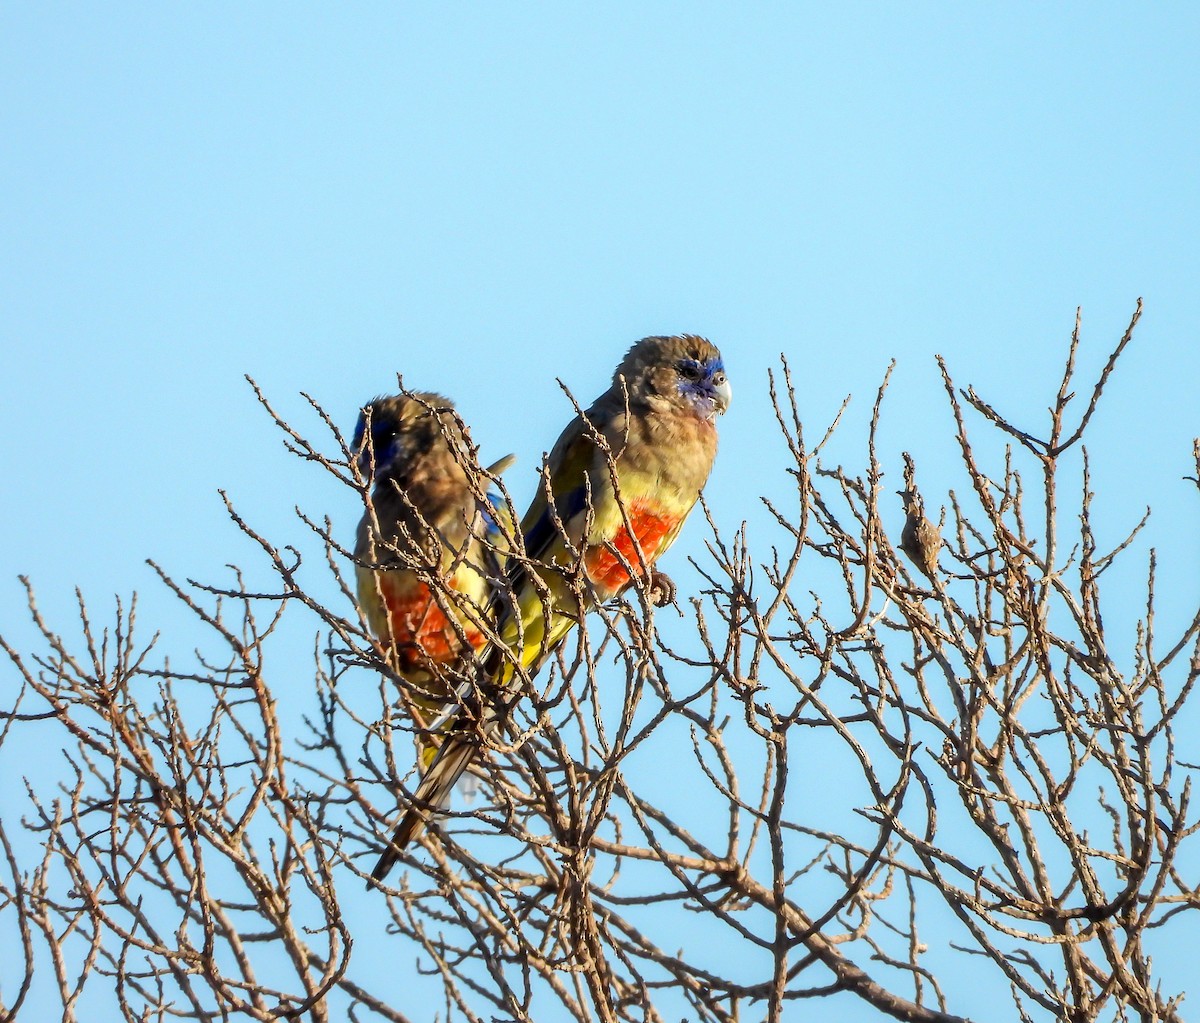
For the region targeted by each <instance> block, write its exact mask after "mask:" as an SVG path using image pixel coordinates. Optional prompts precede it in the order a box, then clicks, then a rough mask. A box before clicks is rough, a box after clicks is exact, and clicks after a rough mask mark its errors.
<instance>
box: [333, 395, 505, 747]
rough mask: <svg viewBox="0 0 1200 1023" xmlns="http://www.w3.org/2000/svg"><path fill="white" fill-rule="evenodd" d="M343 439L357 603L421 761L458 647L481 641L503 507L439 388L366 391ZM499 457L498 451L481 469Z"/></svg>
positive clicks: (460, 652)
mask: <svg viewBox="0 0 1200 1023" xmlns="http://www.w3.org/2000/svg"><path fill="white" fill-rule="evenodd" d="M353 448H354V451H355V452H356V458H357V461H358V466H359V469H360V471H361V473H362V475H363V478H364V479H366V480H370V481H371V483H372V489H371V499H370V501H369V502H368V503H367V508H366V510H365V512H364V514H363V517H362V521H360V522H359V524H358V538H357V542H356V544H355V547H354V558H355V562H356V569H355V574H356V582H357V589H358V600H359V606H360V607H361V608H362V611H363V614H364V615H365V617H366V619H367V624H368V625H369V626H370V628H371V631H372V632H374V634H375V635H376V636H377V637H378V638H379V640H380V642H381V644H382V645H383V647H384V649H385V651H386V654H387V656H388V659H389V661H390V662H391V664H392V667H393V668H394V669H395V671H396V672H397V674H398V675H399V676H400V677H401V678H402V679H403V680H404V682H405V683H406V686H405V687H404V689H403V690H402V698H403V700H404V703H405V705H406V708H407V709H408V711H409V713H410V714H411V715H412V716H413V718H414V720H415V721H416V724H417V730H418V734H420V735H422V745H423V749H422V757H421V760H422V764H423V765H427V764H428V762H429V761H430V760H431V759H432V757H433V754H434V752H435V750H436V744H435V743H434V742H432V741H431V736H430V732H429V728H430V723H431V721H432V719H433V718H435V717H436V716H437V715H439V714H440V713H441V712H442V710H443V709H444V706H445V704H446V702H447V700H449V699H450V698H451V696H452V693H453V692H454V690H455V688H456V687H457V686H456V679H461V670H462V667H463V664H464V660H463V658H464V654H473V652H474V651H475V650H477V649H479V648H480V647H481V646H482V645H483V643H484V623H485V622H486V621H487V617H486V616H487V614H488V610H487V608H488V602H489V599H490V596H489V595H490V585H491V584H490V583H489V580H496V579H497V578H498V577H499V576H500V574H501V571H502V566H501V558H502V553H503V548H504V543H505V541H504V537H503V530H502V529H501V528H500V521H501V520H502V519H503V516H504V514H505V511H504V506H503V505H502V503H501V502H500V500H499V498H497V497H496V496H495V495H489V494H488V492H487V485H488V480H487V477H486V476H484V475H483V474H481V473H480V471H479V467H478V464H477V463H476V461H475V453H474V449H473V447H472V445H471V443H470V440H469V439H468V437H467V434H466V430H465V428H464V426H463V423H462V420H461V419H460V418H459V417H458V415H457V413H456V412H455V411H454V405H453V404H452V403H451V402H450V401H449V400H448V399H446V398H443V397H442V396H441V395H439V394H432V393H429V392H410V393H407V394H398V395H395V396H394V397H386V398H376V399H375V400H374V401H372V402H370V404H368V405H366V406H365V407H364V408H363V410H362V412H361V414H360V415H359V419H358V425H357V427H356V428H355V431H354V440H353ZM511 463H512V456H511V455H510V456H508V457H507V458H504V459H501V461H499V462H497V463H496V464H495V465H493V466H491V467H490V468H489V470H488V472H490V473H492V474H496V473H499V472H502V471H503V470H504V469H505V468H507V467H508V466H509V465H510V464H511ZM509 535H510V536H511V535H512V530H511V528H510V529H509ZM455 671H457V672H458V673H459V674H458V675H457V677H456V676H455V675H454V672H455Z"/></svg>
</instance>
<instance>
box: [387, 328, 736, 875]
mask: <svg viewBox="0 0 1200 1023" xmlns="http://www.w3.org/2000/svg"><path fill="white" fill-rule="evenodd" d="M732 398H733V391H732V388H731V386H730V384H729V380H728V377H727V375H726V372H725V365H724V362H723V361H722V358H721V353H720V351H719V350H718V349H717V347H716V346H715V345H714V344H712V342H710V341H708V340H707V339H705V338H703V337H699V336H697V335H694V334H681V335H673V336H655V337H647V338H643V339H642V340H641V341H639V342H638V343H637V344H635V345H634V346H633V347H632V348H630V350H629V351H628V353H627V354H626V355H625V357H624V359H622V360H621V362H620V364H619V365H618V366H617V368H616V371H615V372H614V374H613V380H612V385H611V386H610V387H609V388H608V390H606V391H605V392H604V393H603V394H601V395H600V397H599V398H597V399H596V400H595V401H594V402H593V403H592V404H591V405H590V406H589V407H588V408H587V410H586V411H584V412H583V413H582V414H580V415H577V416H576V417H575V418H574V419H573V420H572V421H571V422H570V423H569V424H568V425H567V427H566V429H565V430H563V432H562V434H561V435H560V436H559V438H558V440H557V442H556V443H555V444H554V447H553V448H552V449H551V451H550V454H549V456H548V457H547V459H546V464H545V468H544V470H543V473H542V477H541V486H540V487H539V489H538V492H537V494H536V496H535V497H534V499H533V502H532V504H531V505H530V507H529V510H528V511H527V512H526V513H525V516H524V517H523V518H522V520H521V533H522V537H523V541H524V557H523V558H517V557H512V558H510V560H509V562H508V565H507V577H508V578H507V587H506V589H507V591H508V594H504V595H498V596H497V598H496V599H494V600H493V604H494V605H496V611H495V615H496V622H495V628H496V632H497V635H498V636H499V637H500V639H501V640H502V641H503V643H502V647H501V646H496V645H493V646H492V647H491V648H490V650H489V651H488V652H487V655H486V657H485V658H484V662H483V675H484V680H485V684H486V685H485V691H487V692H490V693H491V694H493V702H492V706H490V707H485V708H484V711H483V721H482V724H483V727H484V730H485V731H486V730H487V729H488V728H490V727H494V726H495V725H496V724H497V723H498V721H497V719H498V718H499V717H500V716H501V715H502V714H503V712H504V708H503V706H499V705H497V703H498V701H495V695H494V694H498V693H502V692H503V691H504V688H505V687H506V686H507V685H508V684H509V683H510V682H511V680H512V678H513V676H514V675H515V674H516V671H517V666H518V665H519V666H520V668H521V669H523V670H531V671H533V672H536V671H537V669H538V668H539V667H540V666H541V665H542V664H543V663H544V662H545V660H546V659H547V658H548V657H549V656H550V655H551V654H552V653H553V652H554V650H555V649H556V648H557V647H558V646H559V645H560V644H561V643H562V642H563V640H564V639H565V638H566V636H567V635H568V633H569V632H570V631H571V629H572V628H573V626H574V625H575V624H576V623H577V622H579V620H580V618H581V616H582V615H583V613H584V612H586V611H587V610H589V609H591V608H592V607H595V606H597V605H599V604H601V603H604V602H605V601H608V600H611V599H612V598H614V597H616V596H619V595H620V594H621V593H622V592H623V591H624V590H625V589H627V588H628V587H629V586H630V585H631V584H632V583H633V582H634V578H635V577H638V578H640V579H641V580H642V582H643V585H645V586H646V587H647V591H648V592H650V591H652V590H653V589H656V588H657V589H660V590H661V589H665V590H666V592H668V593H670V592H672V591H673V586H671V584H670V582H669V580H667V579H666V577H665V576H662V575H661V574H656V573H655V571H654V566H655V565H656V563H657V561H658V559H659V558H660V557H661V556H662V555H663V553H664V552H665V551H666V550H667V548H668V547H670V546H671V544H672V543H673V542H674V540H675V538H676V537H677V536H678V535H679V531H680V529H681V528H682V526H683V523H684V520H685V519H686V518H687V515H688V513H689V512H690V511H691V510H692V507H693V506H694V505H695V504H696V502H697V500H698V499H699V497H700V491H701V490H702V489H703V487H704V485H705V483H706V482H707V480H708V476H709V473H710V471H711V470H712V466H713V462H714V460H715V458H716V453H717V427H716V419H717V416H718V415H721V414H723V413H724V412H725V411H726V410H727V409H728V408H729V405H730V402H731V401H732ZM614 477H615V482H614ZM618 491H619V495H620V496H619V499H618ZM534 574H536V576H537V579H538V580H540V582H541V583H542V585H543V587H544V588H545V589H546V590H547V591H548V592H549V600H548V601H547V602H546V603H548V604H549V615H547V613H546V603H543V599H542V596H541V595H540V594H539V588H538V586H537V585H535V581H534V578H533V576H534ZM580 574H581V575H582V583H583V586H582V587H579V586H577V585H573V580H576V579H578V577H579V575H580ZM581 591H582V593H583V594H584V596H583V597H582V599H581V598H580V597H578V596H577V594H578V593H579V592H581ZM479 731H480V729H479V728H478V727H475V728H470V729H468V728H460V729H458V730H455V731H451V732H449V733H448V734H447V736H446V739H445V741H444V742H443V743H442V745H441V747H440V749H439V750H438V752H437V755H436V757H435V758H434V759H433V761H432V763H431V764H430V766H429V768H428V770H427V771H426V773H425V775H424V777H423V778H422V780H421V783H420V785H419V787H418V788H417V790H416V792H415V794H414V798H413V802H412V806H411V807H410V808H409V810H408V812H407V813H406V815H405V816H404V818H403V819H402V820H401V822H400V825H399V826H398V827H397V829H396V832H395V834H394V836H393V838H392V842H391V844H390V846H389V847H388V849H387V850H386V851H385V852H384V853H383V855H382V856H381V857H380V859H379V862H378V863H377V864H376V866H375V869H374V870H373V871H372V875H371V876H372V877H373V878H374V879H375V880H376V881H382V880H383V879H384V878H385V877H386V876H387V874H388V872H389V871H390V870H391V868H392V866H393V865H394V864H395V863H396V862H397V860H398V859H399V856H400V855H401V853H402V851H403V850H404V848H405V847H406V846H407V845H408V843H410V842H411V841H413V840H414V839H415V838H416V837H417V836H419V835H420V834H421V833H422V832H423V831H424V829H425V826H426V823H427V817H428V814H429V813H430V812H431V811H432V810H434V809H436V808H438V807H441V806H444V805H445V803H446V801H447V800H448V798H449V796H450V793H451V791H452V790H453V788H454V784H455V781H456V780H457V779H458V778H459V777H460V776H461V775H462V773H463V772H464V771H465V770H466V769H467V767H469V766H470V764H471V762H472V761H473V760H474V759H475V757H476V756H477V755H478V752H479V748H480V736H479Z"/></svg>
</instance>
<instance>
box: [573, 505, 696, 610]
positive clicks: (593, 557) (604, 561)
mask: <svg viewBox="0 0 1200 1023" xmlns="http://www.w3.org/2000/svg"><path fill="white" fill-rule="evenodd" d="M678 523H679V516H678V515H656V514H655V513H654V512H652V511H650V510H649V509H648V508H646V507H645V506H644V505H639V504H635V505H633V506H632V507H631V508H630V509H629V525H630V526H631V527H632V528H633V535H634V536H636V537H637V546H639V547H641V549H642V556H643V557H644V558H645V559H646V564H647V566H651V565H653V564H654V560H655V558H657V557H658V556H659V554H661V553H662V547H663V543H664V541H665V540H666V538H667V534H668V533H669V532H670V531H671V530H672V529H674V528H675V526H676V525H677V524H678ZM610 543H611V544H612V547H615V548H616V550H617V551H619V552H620V553H621V555H622V557H623V558H624V563H622V560H621V558H619V557H617V555H616V554H615V553H614V552H613V551H612V550H611V549H610V548H609V545H608V544H604V545H603V546H596V547H593V548H592V549H591V550H590V551H588V552H587V555H586V556H585V559H584V560H585V564H586V566H587V574H588V578H589V579H591V581H592V583H593V585H595V586H596V588H597V589H599V590H601V591H602V592H604V593H606V594H614V593H618V592H620V591H621V590H623V589H624V588H625V587H626V586H628V585H629V584H630V582H631V581H632V577H631V576H630V574H629V572H628V570H627V569H626V568H625V564H629V565H630V566H632V568H633V570H634V572H636V573H637V574H638V575H641V574H642V572H641V562H640V561H639V559H638V555H637V550H636V548H635V546H634V542H633V537H631V536H630V535H629V530H628V529H626V528H625V526H624V525H623V524H622V526H621V528H620V530H618V531H617V535H616V536H614V537H613V538H612V540H611V541H610Z"/></svg>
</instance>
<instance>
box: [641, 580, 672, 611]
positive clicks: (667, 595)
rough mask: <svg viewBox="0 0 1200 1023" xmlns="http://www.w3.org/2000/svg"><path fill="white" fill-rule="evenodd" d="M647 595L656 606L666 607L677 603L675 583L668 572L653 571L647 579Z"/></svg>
mask: <svg viewBox="0 0 1200 1023" xmlns="http://www.w3.org/2000/svg"><path fill="white" fill-rule="evenodd" d="M646 596H647V597H649V598H650V603H651V604H653V605H654V606H655V607H666V606H667V605H668V604H674V603H675V583H673V582H672V581H671V577H670V576H669V575H667V574H666V572H651V573H650V578H649V579H647V580H646Z"/></svg>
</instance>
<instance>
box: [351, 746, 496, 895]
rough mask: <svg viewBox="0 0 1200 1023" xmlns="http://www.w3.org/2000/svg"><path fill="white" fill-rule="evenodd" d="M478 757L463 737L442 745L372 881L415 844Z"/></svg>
mask: <svg viewBox="0 0 1200 1023" xmlns="http://www.w3.org/2000/svg"><path fill="white" fill-rule="evenodd" d="M478 753H479V740H478V739H477V738H474V737H470V738H469V737H467V736H465V735H450V736H447V737H446V741H445V742H443V743H442V746H441V748H440V749H439V750H438V752H437V756H436V757H434V760H433V763H432V764H430V765H429V770H428V771H427V772H426V774H425V777H424V778H422V779H421V784H420V785H419V786H417V791H416V792H415V793H414V794H413V801H412V806H411V807H409V809H408V812H407V813H406V814H405V815H404V818H403V819H402V820H401V821H400V824H399V825H398V826H397V828H396V831H395V833H394V834H393V835H392V841H391V843H390V844H389V845H388V847H387V849H385V850H384V852H383V855H382V856H380V857H379V862H378V863H376V864H375V869H374V870H372V871H371V877H372V878H373V879H374V880H376V881H382V880H383V879H384V878H385V877H387V875H388V874H389V873H390V872H391V869H392V867H394V866H395V865H396V863H397V862H398V861H399V859H400V857H401V856H402V855H403V854H404V850H405V849H406V848H407V847H408V845H409V843H410V842H413V841H415V840H416V839H417V838H418V837H420V835H421V834H422V833H423V832H424V831H425V828H426V827H427V826H428V824H429V819H430V817H432V816H433V814H435V813H437V811H438V810H439V809H441V808H442V807H444V806H446V804H447V803H449V801H450V793H451V792H453V791H454V783H455V782H457V781H458V779H459V778H461V777H462V774H463V772H464V771H465V770H466V769H467V768H468V767H470V766H471V762H472V761H473V760H474V759H475V757H476V755H477V754H478Z"/></svg>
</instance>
